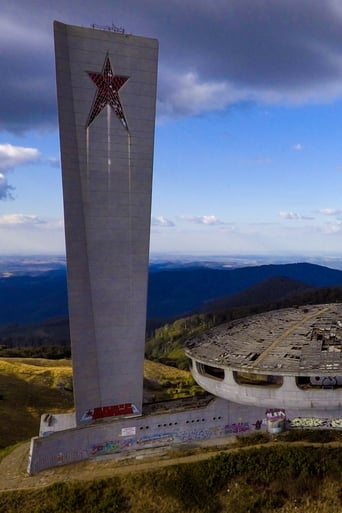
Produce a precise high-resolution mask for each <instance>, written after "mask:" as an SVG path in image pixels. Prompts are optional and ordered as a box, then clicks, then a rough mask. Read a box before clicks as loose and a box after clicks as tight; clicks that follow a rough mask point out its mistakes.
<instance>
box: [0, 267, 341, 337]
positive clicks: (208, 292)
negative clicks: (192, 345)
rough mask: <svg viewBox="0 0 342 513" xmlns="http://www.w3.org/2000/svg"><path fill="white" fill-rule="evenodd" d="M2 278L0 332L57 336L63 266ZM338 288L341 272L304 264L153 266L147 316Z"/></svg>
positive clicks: (62, 310) (165, 317) (64, 311)
mask: <svg viewBox="0 0 342 513" xmlns="http://www.w3.org/2000/svg"><path fill="white" fill-rule="evenodd" d="M5 276H6V277H4V275H3V277H1V278H0V335H1V334H4V333H10V332H11V333H13V332H16V333H17V334H19V332H20V331H21V330H24V331H25V328H24V327H23V325H29V324H36V325H37V326H36V329H39V325H40V324H41V323H42V322H44V323H45V324H44V325H45V327H46V329H47V331H49V329H50V330H52V331H53V330H56V329H57V331H58V330H60V336H62V333H64V332H63V330H64V331H65V321H60V319H61V318H67V316H68V307H67V284H66V271H65V268H60V269H55V270H50V271H45V272H39V273H34V274H33V275H22V274H20V275H15V274H14V275H10V274H9V275H5ZM338 286H342V271H339V270H336V269H330V268H327V267H323V266H320V265H315V264H308V263H298V264H283V265H260V266H255V267H243V268H237V269H222V268H221V269H215V268H211V267H208V266H205V267H200V266H198V265H196V266H194V267H192V266H191V265H189V264H187V265H186V266H184V267H179V268H170V269H166V270H165V268H162V269H158V267H153V268H152V269H151V272H150V276H149V295H148V319H149V320H150V321H152V320H153V321H154V322H157V323H158V324H161V323H162V322H163V321H165V322H167V321H169V320H174V319H175V318H179V317H183V316H186V315H189V314H192V313H195V312H210V311H217V310H223V309H225V308H231V307H237V306H246V305H253V304H264V303H272V302H276V301H280V300H284V299H287V298H291V297H294V296H295V295H298V294H303V293H308V292H309V291H312V290H314V289H317V288H318V287H338ZM47 320H48V322H47V323H46V322H45V321H47ZM156 320H157V321H156ZM60 322H61V323H62V324H63V323H64V328H63V329H62V328H61V326H59V323H60ZM9 325H10V328H9ZM15 325H16V326H15ZM49 326H50V328H49Z"/></svg>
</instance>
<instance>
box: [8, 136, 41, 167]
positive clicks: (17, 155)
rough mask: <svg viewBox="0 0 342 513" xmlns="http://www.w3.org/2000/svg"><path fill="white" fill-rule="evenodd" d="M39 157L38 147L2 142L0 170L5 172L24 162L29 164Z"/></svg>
mask: <svg viewBox="0 0 342 513" xmlns="http://www.w3.org/2000/svg"><path fill="white" fill-rule="evenodd" d="M39 158H40V152H39V151H38V150H37V149H36V148H25V147H24V146H13V145H12V144H8V143H7V144H0V170H1V171H3V172H4V171H8V170H10V169H13V168H14V167H16V166H20V165H22V164H29V163H31V162H34V161H36V160H38V159H39Z"/></svg>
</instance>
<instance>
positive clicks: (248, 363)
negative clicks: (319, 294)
mask: <svg viewBox="0 0 342 513" xmlns="http://www.w3.org/2000/svg"><path fill="white" fill-rule="evenodd" d="M186 352H187V354H188V356H189V357H192V358H194V359H196V360H199V361H201V362H204V363H208V364H209V365H214V366H217V367H231V368H233V369H236V370H245V371H248V372H255V373H263V374H281V375H285V374H293V373H295V374H298V375H305V374H310V375H314V374H329V375H332V374H334V375H335V374H342V303H333V304H324V305H308V306H301V307H298V308H285V309H282V310H274V311H272V312H267V313H263V314H258V315H253V316H250V317H246V318H244V319H240V320H238V321H234V322H230V323H226V324H222V325H220V326H218V327H216V328H213V329H211V330H209V331H207V332H205V333H203V334H201V335H199V336H197V337H195V338H193V339H191V340H190V341H189V342H188V344H187V348H186Z"/></svg>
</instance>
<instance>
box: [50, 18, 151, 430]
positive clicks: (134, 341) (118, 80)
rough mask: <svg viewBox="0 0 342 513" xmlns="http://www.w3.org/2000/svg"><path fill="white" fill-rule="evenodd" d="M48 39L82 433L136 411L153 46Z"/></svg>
mask: <svg viewBox="0 0 342 513" xmlns="http://www.w3.org/2000/svg"><path fill="white" fill-rule="evenodd" d="M54 33H55V52H56V73H57V96H58V112H59V126H60V140H61V158H62V176H63V196H64V215H65V233H66V251H67V269H68V296H69V314H70V331H71V343H72V359H73V374H74V395H75V407H76V423H77V424H79V423H81V422H83V421H89V420H92V419H96V418H98V417H107V416H108V417H110V416H113V415H117V414H127V413H138V412H139V411H141V408H142V396H143V363H144V342H145V325H146V300H147V279H148V254H149V234H150V210H151V183H152V161H153V140H154V122H155V103H156V81H157V54H158V43H157V41H156V40H154V39H147V38H142V37H136V36H132V35H126V34H123V33H117V32H113V31H110V30H107V31H104V30H95V29H92V28H80V27H74V26H70V25H65V24H62V23H59V22H55V24H54Z"/></svg>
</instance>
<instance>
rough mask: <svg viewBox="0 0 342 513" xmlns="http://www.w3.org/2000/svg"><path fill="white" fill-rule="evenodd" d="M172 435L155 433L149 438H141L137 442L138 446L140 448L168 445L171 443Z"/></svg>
mask: <svg viewBox="0 0 342 513" xmlns="http://www.w3.org/2000/svg"><path fill="white" fill-rule="evenodd" d="M173 440H174V434H173V433H155V434H153V435H150V436H143V437H142V438H140V439H139V440H137V444H138V446H140V447H142V446H144V445H163V444H169V443H171V442H173Z"/></svg>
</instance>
